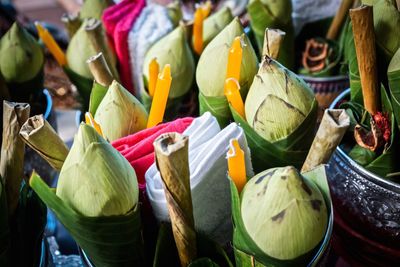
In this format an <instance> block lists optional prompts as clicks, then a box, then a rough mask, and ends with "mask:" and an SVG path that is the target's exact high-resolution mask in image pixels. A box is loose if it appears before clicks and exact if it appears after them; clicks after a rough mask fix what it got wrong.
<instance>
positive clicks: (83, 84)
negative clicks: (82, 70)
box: [64, 67, 93, 111]
mask: <svg viewBox="0 0 400 267" xmlns="http://www.w3.org/2000/svg"><path fill="white" fill-rule="evenodd" d="M64 72H65V73H66V74H67V76H68V78H69V79H70V80H71V82H72V83H73V84H74V85H75V86H76V88H77V90H78V92H79V95H80V97H81V103H82V108H83V110H85V111H86V110H88V108H89V101H90V93H91V91H92V86H93V80H91V79H88V78H85V77H83V76H81V75H79V74H78V73H76V72H74V71H72V70H71V69H70V68H68V67H64Z"/></svg>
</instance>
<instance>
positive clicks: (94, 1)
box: [79, 0, 114, 19]
mask: <svg viewBox="0 0 400 267" xmlns="http://www.w3.org/2000/svg"><path fill="white" fill-rule="evenodd" d="M113 4H114V3H113V1H112V0H85V1H83V5H82V7H81V9H80V10H79V17H80V18H81V19H89V18H94V19H101V16H102V15H103V11H104V10H105V9H106V8H107V7H109V6H110V5H113Z"/></svg>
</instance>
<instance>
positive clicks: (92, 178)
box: [56, 123, 139, 217]
mask: <svg viewBox="0 0 400 267" xmlns="http://www.w3.org/2000/svg"><path fill="white" fill-rule="evenodd" d="M56 194H57V196H58V197H60V198H61V199H62V200H63V201H64V202H66V203H68V204H69V206H71V207H72V208H73V209H75V210H76V211H77V212H79V213H81V214H83V215H85V216H90V217H98V216H112V215H124V214H126V213H128V212H129V211H130V210H132V209H133V208H134V207H135V206H136V204H137V202H138V197H139V188H138V183H137V179H136V174H135V170H134V169H133V168H132V167H131V165H130V164H129V162H128V161H127V160H126V159H125V158H124V157H123V156H122V155H121V154H120V153H119V152H118V151H117V150H115V149H114V148H113V147H112V146H111V144H109V143H108V142H107V141H106V140H104V139H103V138H102V137H101V136H100V135H98V134H97V132H96V130H95V129H94V128H93V127H91V126H89V125H86V124H83V123H82V124H81V125H80V126H79V130H78V133H77V134H76V136H75V139H74V143H73V145H72V148H71V151H70V152H69V154H68V156H67V158H66V160H65V162H64V165H63V167H62V169H61V173H60V178H59V180H58V186H57V191H56Z"/></svg>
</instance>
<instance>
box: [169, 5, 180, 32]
mask: <svg viewBox="0 0 400 267" xmlns="http://www.w3.org/2000/svg"><path fill="white" fill-rule="evenodd" d="M167 9H168V16H169V18H170V19H171V21H172V24H174V26H175V27H176V26H178V25H179V21H181V19H182V18H183V14H182V9H181V4H180V3H179V1H174V2H172V3H169V4H168V5H167Z"/></svg>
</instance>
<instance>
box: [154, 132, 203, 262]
mask: <svg viewBox="0 0 400 267" xmlns="http://www.w3.org/2000/svg"><path fill="white" fill-rule="evenodd" d="M154 148H155V154H156V163H157V168H158V170H159V171H160V174H161V178H162V180H163V182H164V191H165V195H166V199H167V203H168V212H169V216H170V217H171V223H172V230H173V234H174V239H175V243H176V246H177V248H178V254H179V259H180V261H181V265H182V267H186V266H188V265H189V263H190V262H191V261H193V260H194V259H195V258H196V255H197V245H196V232H195V229H194V217H193V206H192V196H191V190H190V172H189V158H188V153H189V152H188V148H189V139H188V137H187V136H183V135H181V134H178V133H166V134H163V135H161V136H160V137H158V138H157V139H156V140H155V141H154Z"/></svg>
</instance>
